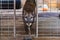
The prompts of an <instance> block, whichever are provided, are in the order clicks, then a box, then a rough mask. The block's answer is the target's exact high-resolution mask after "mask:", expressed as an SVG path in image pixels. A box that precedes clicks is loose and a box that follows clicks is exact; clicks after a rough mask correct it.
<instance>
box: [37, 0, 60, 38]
mask: <svg viewBox="0 0 60 40" xmlns="http://www.w3.org/2000/svg"><path fill="white" fill-rule="evenodd" d="M41 1H42V3H41ZM58 1H59V0H39V3H38V4H39V5H38V14H39V18H38V26H39V37H58V36H60V19H59V13H60V10H59V9H60V8H59V7H58V5H59V4H60V3H58ZM41 9H42V10H41Z"/></svg>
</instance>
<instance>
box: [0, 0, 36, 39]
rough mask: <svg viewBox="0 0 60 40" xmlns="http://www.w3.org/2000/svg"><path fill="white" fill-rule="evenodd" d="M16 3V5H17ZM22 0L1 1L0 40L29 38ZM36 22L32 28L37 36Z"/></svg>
mask: <svg viewBox="0 0 60 40" xmlns="http://www.w3.org/2000/svg"><path fill="white" fill-rule="evenodd" d="M15 2H16V3H15ZM20 2H21V0H0V23H1V24H0V39H1V40H22V39H21V38H22V37H24V36H27V35H28V34H26V32H25V30H24V29H25V28H24V23H23V20H22V9H21V4H20ZM35 27H36V20H35V22H34V24H33V27H32V34H31V35H35V32H36V31H35Z"/></svg>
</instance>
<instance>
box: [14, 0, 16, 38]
mask: <svg viewBox="0 0 60 40" xmlns="http://www.w3.org/2000/svg"><path fill="white" fill-rule="evenodd" d="M14 38H16V0H14Z"/></svg>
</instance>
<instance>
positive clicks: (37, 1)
mask: <svg viewBox="0 0 60 40" xmlns="http://www.w3.org/2000/svg"><path fill="white" fill-rule="evenodd" d="M35 1H36V13H37V14H36V15H37V19H36V38H38V9H37V8H38V7H37V6H38V5H37V3H38V0H35Z"/></svg>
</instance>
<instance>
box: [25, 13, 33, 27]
mask: <svg viewBox="0 0 60 40" xmlns="http://www.w3.org/2000/svg"><path fill="white" fill-rule="evenodd" d="M24 20H25V22H26V25H29V26H30V25H32V23H33V21H34V17H33V14H32V13H26V14H25V16H24Z"/></svg>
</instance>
